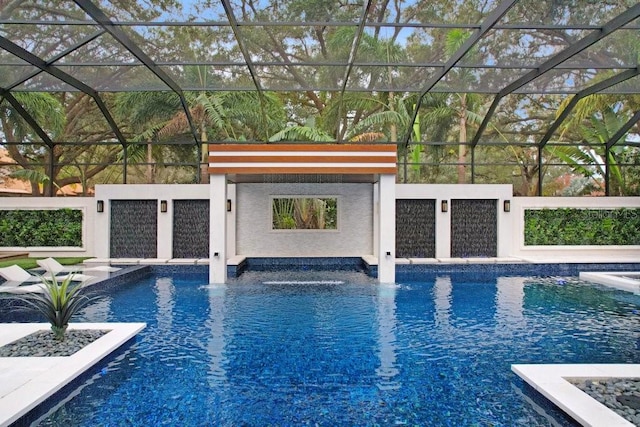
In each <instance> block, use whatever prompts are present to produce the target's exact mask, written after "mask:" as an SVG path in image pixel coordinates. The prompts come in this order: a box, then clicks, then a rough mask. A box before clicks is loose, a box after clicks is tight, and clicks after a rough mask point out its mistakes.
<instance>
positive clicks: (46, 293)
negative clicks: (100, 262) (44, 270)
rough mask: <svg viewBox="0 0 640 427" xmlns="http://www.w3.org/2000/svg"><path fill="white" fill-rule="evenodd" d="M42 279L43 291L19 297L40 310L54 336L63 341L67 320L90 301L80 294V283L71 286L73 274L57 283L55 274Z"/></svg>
mask: <svg viewBox="0 0 640 427" xmlns="http://www.w3.org/2000/svg"><path fill="white" fill-rule="evenodd" d="M41 279H42V286H43V292H42V293H32V294H27V295H25V296H24V297H22V298H21V299H22V300H23V301H24V302H25V303H27V304H28V305H29V306H31V308H33V309H35V310H36V311H38V312H40V313H41V314H43V315H44V316H45V318H46V319H47V320H48V321H49V323H51V330H52V331H53V334H54V336H55V338H56V339H57V340H59V341H64V336H65V332H66V331H67V327H68V326H69V320H70V319H71V317H72V316H73V315H74V314H76V313H77V312H78V311H79V310H80V309H82V308H83V307H84V306H86V305H87V304H88V303H89V302H91V301H92V299H91V298H89V297H87V296H86V295H82V294H81V290H82V288H83V286H82V285H81V284H78V285H75V284H74V286H71V282H72V280H73V275H71V274H70V275H68V276H67V277H65V279H64V280H62V282H61V283H58V279H56V277H55V276H52V277H51V278H48V279H47V278H44V277H41Z"/></svg>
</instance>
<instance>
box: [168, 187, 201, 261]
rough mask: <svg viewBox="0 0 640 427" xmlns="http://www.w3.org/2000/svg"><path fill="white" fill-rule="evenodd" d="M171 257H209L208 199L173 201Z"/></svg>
mask: <svg viewBox="0 0 640 427" xmlns="http://www.w3.org/2000/svg"><path fill="white" fill-rule="evenodd" d="M173 258H209V200H174V201H173Z"/></svg>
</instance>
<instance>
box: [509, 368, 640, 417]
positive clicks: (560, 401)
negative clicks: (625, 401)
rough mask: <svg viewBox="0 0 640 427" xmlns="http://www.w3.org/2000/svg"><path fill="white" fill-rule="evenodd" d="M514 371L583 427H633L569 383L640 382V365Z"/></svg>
mask: <svg viewBox="0 0 640 427" xmlns="http://www.w3.org/2000/svg"><path fill="white" fill-rule="evenodd" d="M511 370H512V371H513V372H514V373H515V374H516V375H518V376H519V377H520V378H522V379H523V380H524V381H525V382H527V383H528V384H529V385H530V386H532V387H533V388H534V389H535V390H536V391H538V392H539V393H541V394H542V395H543V396H544V397H546V398H547V399H549V400H550V401H551V402H553V403H554V404H555V405H556V406H558V407H559V408H560V409H562V410H563V411H564V412H566V413H567V414H568V415H570V416H571V417H572V418H573V419H575V420H576V421H577V422H579V423H580V424H582V425H583V426H607V427H618V426H620V427H623V426H624V427H629V426H630V427H633V424H632V423H631V422H629V421H627V420H626V419H624V418H623V417H622V416H620V415H618V414H617V413H616V412H615V411H613V410H611V409H609V408H608V407H607V406H605V405H603V404H602V403H600V402H598V401H597V400H595V399H594V398H592V397H591V396H589V395H588V394H587V393H585V392H583V391H582V390H580V389H579V388H578V387H576V386H574V385H573V384H571V383H570V382H569V381H568V380H569V379H575V380H588V379H590V380H599V379H609V378H640V364H514V365H511Z"/></svg>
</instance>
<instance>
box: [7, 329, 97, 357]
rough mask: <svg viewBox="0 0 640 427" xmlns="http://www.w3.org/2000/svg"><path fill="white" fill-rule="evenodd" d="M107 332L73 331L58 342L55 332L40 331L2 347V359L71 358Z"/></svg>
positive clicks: (92, 330) (93, 330)
mask: <svg viewBox="0 0 640 427" xmlns="http://www.w3.org/2000/svg"><path fill="white" fill-rule="evenodd" d="M107 332H109V331H108V330H100V329H71V330H67V332H66V333H65V338H64V341H58V340H57V339H55V336H54V335H53V332H51V331H38V332H34V333H33V334H31V335H27V336H26V337H22V338H20V339H18V340H16V341H13V342H11V343H9V344H6V345H4V346H2V347H0V357H51V356H71V355H72V354H73V353H75V352H76V351H78V350H81V349H82V348H83V347H84V346H86V345H88V344H91V343H92V342H93V341H95V340H97V339H98V338H100V337H101V336H103V335H104V334H106V333H107Z"/></svg>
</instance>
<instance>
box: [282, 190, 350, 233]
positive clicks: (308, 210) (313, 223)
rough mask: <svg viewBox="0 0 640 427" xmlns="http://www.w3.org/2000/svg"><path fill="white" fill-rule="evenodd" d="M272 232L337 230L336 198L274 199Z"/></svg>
mask: <svg viewBox="0 0 640 427" xmlns="http://www.w3.org/2000/svg"><path fill="white" fill-rule="evenodd" d="M271 218H272V221H271V224H272V228H273V229H274V230H337V229H338V198H337V197H274V198H273V199H272V203H271Z"/></svg>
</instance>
